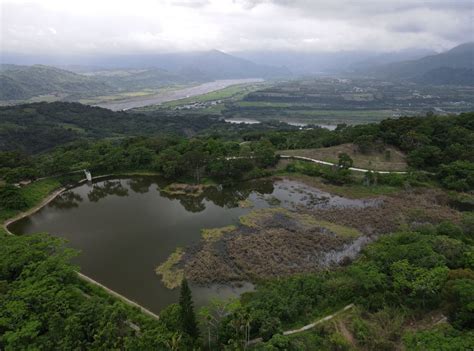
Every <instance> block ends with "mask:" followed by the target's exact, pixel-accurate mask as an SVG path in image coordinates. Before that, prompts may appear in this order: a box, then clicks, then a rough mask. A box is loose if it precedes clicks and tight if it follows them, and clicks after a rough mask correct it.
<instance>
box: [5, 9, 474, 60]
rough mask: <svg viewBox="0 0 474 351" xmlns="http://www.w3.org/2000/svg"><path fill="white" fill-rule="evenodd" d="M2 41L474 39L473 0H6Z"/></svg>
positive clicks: (438, 43) (398, 42) (57, 47)
mask: <svg viewBox="0 0 474 351" xmlns="http://www.w3.org/2000/svg"><path fill="white" fill-rule="evenodd" d="M0 1H1V6H2V21H1V50H2V52H20V53H41V54H44V53H64V52H67V53H71V54H75V53H134V52H166V51H182V50H208V49H213V48H216V49H220V50H224V51H242V50H295V51H306V52H307V51H339V50H375V51H396V50H402V49H406V48H411V47H420V48H428V49H436V50H442V49H447V48H450V47H452V46H454V45H457V44H459V43H462V42H466V41H473V40H474V37H473V36H474V34H473V33H474V28H473V14H474V2H473V1H471V0H469V1H467V0H431V1H421V0H383V1H381V0H377V1H376V0H358V1H354V0H338V1H336V0H331V1H329V0H328V1H320V0H291V1H290V0H135V1H133V2H130V1H126V0H115V1H107V0H101V1H96V0H82V1H78V0H70V1H63V0H24V1H23V0H0Z"/></svg>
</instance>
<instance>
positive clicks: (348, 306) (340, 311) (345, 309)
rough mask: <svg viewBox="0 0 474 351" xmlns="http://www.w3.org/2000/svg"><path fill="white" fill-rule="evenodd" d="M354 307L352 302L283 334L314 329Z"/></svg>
mask: <svg viewBox="0 0 474 351" xmlns="http://www.w3.org/2000/svg"><path fill="white" fill-rule="evenodd" d="M353 307H354V304H353V303H351V304H350V305H347V306H346V307H344V308H342V309H340V310H339V311H337V312H335V313H333V314H330V315H328V316H326V317H323V318H321V319H318V320H317V321H315V322H313V323H310V324H307V325H305V326H304V327H301V328H299V329H292V330H286V331H284V332H283V335H291V334H297V333H301V332H304V331H307V330H309V329H312V328H314V327H315V326H317V325H318V324H321V323H324V322H327V321H329V320H331V319H333V318H334V317H336V316H337V315H339V314H341V313H343V312H345V311H347V310H349V309H351V308H353ZM262 341H263V340H262V338H256V339H252V340H250V341H249V343H248V345H253V344H257V343H259V342H262Z"/></svg>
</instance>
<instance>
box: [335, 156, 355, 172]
mask: <svg viewBox="0 0 474 351" xmlns="http://www.w3.org/2000/svg"><path fill="white" fill-rule="evenodd" d="M338 164H339V167H341V168H344V169H349V168H351V167H352V165H353V164H354V161H353V160H352V158H351V157H350V156H349V155H348V154H346V153H345V152H343V153H341V154H339V163H338Z"/></svg>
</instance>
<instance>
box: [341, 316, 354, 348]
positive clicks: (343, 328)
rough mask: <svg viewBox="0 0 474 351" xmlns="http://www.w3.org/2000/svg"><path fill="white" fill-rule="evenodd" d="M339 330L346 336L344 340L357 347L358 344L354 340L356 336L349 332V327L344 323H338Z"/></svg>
mask: <svg viewBox="0 0 474 351" xmlns="http://www.w3.org/2000/svg"><path fill="white" fill-rule="evenodd" d="M337 328H338V329H339V332H340V333H341V334H342V335H343V336H344V338H345V339H346V340H347V341H348V342H349V343H350V344H351V345H352V346H353V347H355V346H356V342H355V340H354V336H353V335H352V333H351V332H350V331H349V330H347V327H346V325H345V324H344V322H343V321H339V323H337Z"/></svg>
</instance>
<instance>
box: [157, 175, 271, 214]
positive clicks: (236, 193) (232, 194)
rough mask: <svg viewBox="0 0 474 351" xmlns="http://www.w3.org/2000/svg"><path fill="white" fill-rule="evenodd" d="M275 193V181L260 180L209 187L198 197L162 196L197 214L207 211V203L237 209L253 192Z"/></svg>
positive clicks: (165, 193)
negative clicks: (240, 202)
mask: <svg viewBox="0 0 474 351" xmlns="http://www.w3.org/2000/svg"><path fill="white" fill-rule="evenodd" d="M273 191H274V186H273V181H271V180H260V181H252V182H244V183H239V184H238V185H228V186H212V187H208V188H205V189H204V191H203V192H202V194H200V195H197V196H189V195H182V194H172V193H169V192H164V191H162V192H161V193H160V195H161V196H163V197H166V198H167V199H172V200H178V201H179V203H180V204H181V205H182V206H183V207H184V208H185V209H186V210H187V211H190V212H193V213H197V212H201V211H204V210H205V209H206V205H205V202H206V201H207V202H212V203H213V204H214V205H216V206H219V207H223V208H236V207H239V201H242V200H245V199H247V198H248V197H249V196H250V194H251V193H252V192H257V193H259V194H261V195H265V194H272V193H273Z"/></svg>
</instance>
